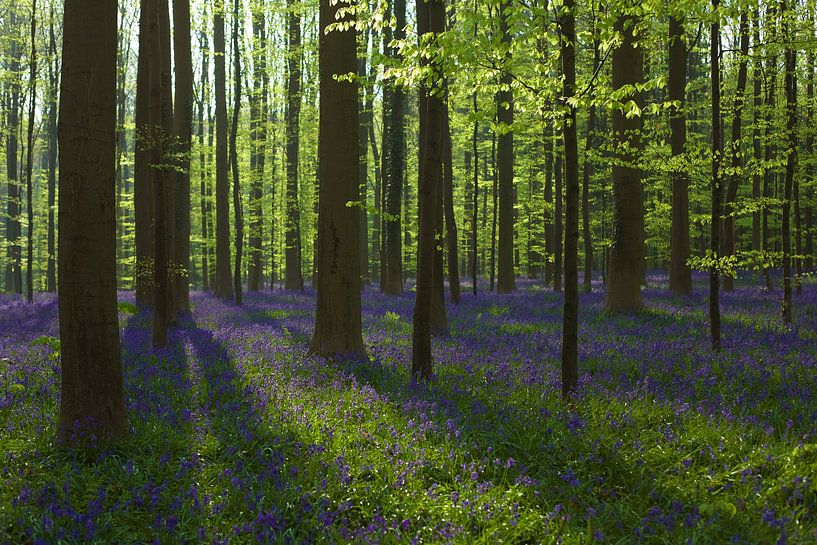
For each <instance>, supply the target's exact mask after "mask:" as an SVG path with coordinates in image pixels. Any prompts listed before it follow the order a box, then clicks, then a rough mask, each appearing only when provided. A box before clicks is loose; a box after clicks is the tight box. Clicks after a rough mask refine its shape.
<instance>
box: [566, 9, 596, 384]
mask: <svg viewBox="0 0 817 545" xmlns="http://www.w3.org/2000/svg"><path fill="white" fill-rule="evenodd" d="M575 7H576V5H575V2H574V0H565V3H564V6H563V8H562V15H561V33H562V39H561V42H560V43H561V54H562V55H561V56H562V75H563V77H564V79H563V80H562V95H563V97H565V99H568V98H570V97H572V96H573V95H574V94H575V92H576V89H575V87H576V49H575V44H576V29H575V16H574V14H573V10H574V9H575ZM564 106H565V107H566V113H565V118H564V121H565V123H564V125H563V128H562V134H563V135H564V148H565V200H566V205H567V206H566V210H565V212H566V213H565V253H564V257H565V301H564V312H563V318H562V397H564V398H569V397H571V396H572V395H573V394H574V393H575V392H576V389H577V387H578V371H577V361H578V332H579V323H578V321H579V263H578V261H579V256H578V245H579V146H578V141H577V137H576V107H575V106H571V105H569V104H565V105H564ZM588 138H589V136H588Z"/></svg>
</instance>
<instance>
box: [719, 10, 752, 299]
mask: <svg viewBox="0 0 817 545" xmlns="http://www.w3.org/2000/svg"><path fill="white" fill-rule="evenodd" d="M739 32H740V60H739V62H738V81H737V86H736V87H735V99H734V103H733V106H732V148H731V149H730V150H729V155H730V157H731V159H732V163H731V174H730V176H729V183H728V185H727V187H726V201H725V202H724V211H723V213H724V226H723V244H722V249H721V254H722V255H723V256H724V257H727V256H733V255H735V250H736V248H735V240H736V235H737V234H736V232H735V228H736V221H735V203H736V202H737V199H738V185H739V184H740V180H741V178H742V177H743V171H742V165H741V149H740V148H741V139H742V136H741V129H742V125H741V122H742V117H743V103H744V93H745V92H746V66H747V60H748V58H749V16H748V14H747V13H746V11H743V12H742V13H741V14H740V28H739ZM723 289H724V290H725V291H732V290H734V289H735V280H734V277H733V276H732V275H731V274H725V275H723Z"/></svg>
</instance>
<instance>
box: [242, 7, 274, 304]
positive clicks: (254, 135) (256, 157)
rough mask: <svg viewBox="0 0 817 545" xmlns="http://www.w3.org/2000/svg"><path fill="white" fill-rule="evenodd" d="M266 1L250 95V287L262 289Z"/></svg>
mask: <svg viewBox="0 0 817 545" xmlns="http://www.w3.org/2000/svg"><path fill="white" fill-rule="evenodd" d="M265 9H266V2H264V0H261V2H260V3H259V4H253V7H252V30H253V50H252V54H253V77H252V82H253V92H252V95H250V138H251V140H252V151H251V156H250V172H251V173H252V181H251V182H250V217H249V225H248V227H249V231H250V232H249V240H248V242H249V244H248V246H249V248H248V249H249V254H250V255H249V260H248V262H247V289H248V290H249V291H259V290H261V289H263V287H264V274H263V266H264V265H263V263H264V262H263V246H262V242H263V240H264V207H263V198H264V168H265V166H266V164H265V163H266V156H267V101H268V93H269V77H268V76H267V28H266V17H267V16H266V13H265Z"/></svg>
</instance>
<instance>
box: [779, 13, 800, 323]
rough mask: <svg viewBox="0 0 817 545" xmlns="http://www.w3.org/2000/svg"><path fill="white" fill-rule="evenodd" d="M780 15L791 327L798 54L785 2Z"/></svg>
mask: <svg viewBox="0 0 817 545" xmlns="http://www.w3.org/2000/svg"><path fill="white" fill-rule="evenodd" d="M780 16H781V19H782V21H783V37H784V39H785V40H786V49H785V52H784V59H785V68H786V75H785V85H786V114H787V115H786V137H787V144H788V146H787V147H788V149H787V154H786V155H787V157H786V180H785V185H784V190H783V219H782V222H781V226H780V228H781V230H782V238H783V322H784V323H787V324H790V323H792V322H793V321H794V317H793V314H794V313H793V311H792V293H791V291H792V289H791V288H792V278H791V276H792V275H791V273H792V271H791V269H792V267H791V265H792V257H791V207H792V198H793V188H794V174H795V169H796V168H797V147H798V141H797V140H798V134H797V76H796V73H795V70H796V67H797V52H796V51H795V49H794V48H793V47H792V41H793V38H794V36H793V32H792V31H791V28H790V27H791V22H790V21H789V16H788V14H787V6H786V1H785V0H781V1H780Z"/></svg>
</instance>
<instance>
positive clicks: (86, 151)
mask: <svg viewBox="0 0 817 545" xmlns="http://www.w3.org/2000/svg"><path fill="white" fill-rule="evenodd" d="M116 41H117V20H116V4H115V3H114V2H107V3H105V2H103V3H99V4H97V3H93V4H92V3H88V2H80V1H78V0H65V4H64V22H63V49H62V59H63V60H62V88H61V92H60V116H59V141H60V150H59V155H60V157H59V159H60V161H59V163H60V192H59V225H60V230H59V316H60V342H61V345H60V354H61V366H60V367H61V376H62V379H61V388H60V392H61V393H60V415H59V424H58V427H57V442H58V443H60V444H63V445H72V444H80V443H84V442H86V441H91V440H92V437H106V438H109V439H112V440H116V439H121V438H123V437H124V436H125V435H126V434H127V431H128V422H127V415H126V413H125V395H124V389H123V387H122V366H121V359H120V358H121V356H120V350H119V319H118V311H117V303H116V196H115V185H114V175H115V170H116V166H115V156H116ZM89 51H93V52H94V54H93V55H89V54H88V52H89Z"/></svg>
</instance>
